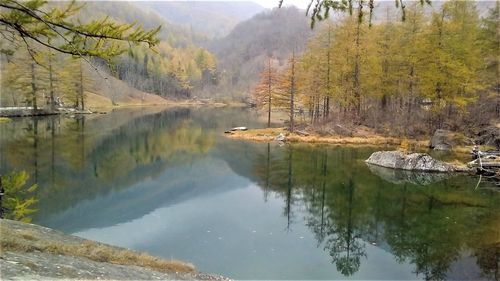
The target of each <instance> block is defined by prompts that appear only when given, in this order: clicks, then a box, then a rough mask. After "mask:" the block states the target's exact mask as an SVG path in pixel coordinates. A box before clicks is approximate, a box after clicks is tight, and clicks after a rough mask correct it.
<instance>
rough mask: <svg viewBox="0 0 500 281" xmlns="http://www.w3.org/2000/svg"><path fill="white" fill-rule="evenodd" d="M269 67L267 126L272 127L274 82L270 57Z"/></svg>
mask: <svg viewBox="0 0 500 281" xmlns="http://www.w3.org/2000/svg"><path fill="white" fill-rule="evenodd" d="M268 67H269V68H268V69H269V72H268V78H269V80H268V83H269V85H268V86H269V88H268V92H267V94H268V101H267V103H268V105H267V127H268V128H270V127H271V83H272V79H271V58H269V65H268Z"/></svg>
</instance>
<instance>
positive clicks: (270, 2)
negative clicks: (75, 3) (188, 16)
mask: <svg viewBox="0 0 500 281" xmlns="http://www.w3.org/2000/svg"><path fill="white" fill-rule="evenodd" d="M139 1H141V0H139ZM142 1H145V0H142ZM146 1H147V0H146ZM156 1H158V0H156ZM159 1H162V0H159ZM163 1H227V2H236V1H238V2H240V1H248V2H255V3H258V4H259V5H261V6H263V7H265V8H274V7H277V6H278V3H279V0H163ZM309 2H310V0H284V1H283V5H295V6H297V7H299V8H301V9H305V8H306V7H307V4H308V3H309Z"/></svg>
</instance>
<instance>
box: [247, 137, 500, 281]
mask: <svg viewBox="0 0 500 281" xmlns="http://www.w3.org/2000/svg"><path fill="white" fill-rule="evenodd" d="M367 152H368V151H366V150H363V149H343V148H336V149H332V148H328V147H312V146H304V145H291V146H288V147H287V148H285V149H282V148H279V147H273V148H272V149H271V147H270V145H268V146H267V148H266V149H265V150H264V153H261V156H259V157H256V159H255V162H254V167H255V168H254V171H255V176H257V177H258V182H259V184H260V186H261V187H262V188H263V190H264V192H265V193H266V194H267V193H268V192H269V190H272V191H273V192H276V193H278V194H280V196H282V197H283V198H284V200H283V201H284V202H283V205H284V209H285V216H286V217H287V221H288V222H290V214H292V213H293V210H292V207H293V206H294V205H296V206H305V208H306V210H307V213H308V215H307V216H306V218H305V222H306V224H307V226H308V227H309V228H310V229H311V231H312V232H313V233H314V235H315V238H316V240H317V244H318V247H319V248H323V249H324V251H325V252H327V253H328V254H329V255H330V257H331V261H332V263H334V264H335V265H336V267H337V270H338V271H339V272H341V273H342V274H343V275H344V276H346V277H347V276H351V275H353V274H355V273H356V272H357V271H358V270H359V268H360V265H361V264H362V262H363V260H365V259H366V258H367V254H366V249H365V247H366V242H369V243H371V244H372V245H376V246H378V247H381V248H384V249H386V250H387V251H390V252H391V253H392V254H393V255H394V256H395V258H396V259H397V260H398V261H399V262H405V261H409V262H411V263H412V264H414V265H415V272H414V273H415V274H416V276H421V277H423V278H424V279H426V280H442V279H446V278H447V276H448V275H449V274H452V273H453V272H450V267H451V266H452V264H453V263H454V262H456V261H457V260H459V259H461V258H462V256H463V255H464V253H467V252H469V253H473V255H474V256H476V257H478V259H477V265H478V266H479V267H480V268H481V269H482V272H483V274H484V275H485V276H489V277H490V278H495V279H496V278H497V277H498V258H499V253H498V250H499V243H498V242H499V240H498V239H499V237H500V236H499V226H500V225H499V222H500V220H499V214H498V206H499V204H500V202H499V198H498V195H497V194H494V193H493V194H491V193H488V192H483V193H481V192H473V191H472V190H473V188H472V187H473V186H474V180H473V179H469V178H467V177H465V176H459V177H458V178H452V179H447V178H446V177H443V178H439V180H438V181H437V182H436V181H435V180H433V179H431V180H429V179H428V178H424V179H423V182H424V183H425V184H426V186H422V185H417V184H421V183H422V177H418V175H412V174H410V173H407V174H405V177H403V179H401V177H398V180H394V178H391V177H387V176H386V175H387V173H385V174H384V176H383V177H381V178H379V177H378V176H375V175H373V174H372V173H370V169H368V168H367V167H366V166H365V165H364V163H363V162H362V161H361V160H362V159H365V157H366V156H367V155H369V153H367ZM357 154H361V155H366V156H365V157H359V156H358V155H357ZM263 168H264V169H263ZM378 172H379V171H378V170H376V172H375V173H376V174H378V175H380V173H378ZM384 172H385V171H384ZM270 174H274V175H276V178H273V177H271V176H270ZM292 203H293V204H292ZM296 208H299V207H296ZM288 227H290V226H288ZM486 249H488V250H486ZM486 252H487V253H488V254H486ZM483 254H484V255H486V256H488V258H486V260H488V261H489V262H485V261H482V260H481V258H482V257H483V256H482V255H483ZM495 260H496V261H497V262H496V263H495V262H493V261H495ZM464 270H465V269H464Z"/></svg>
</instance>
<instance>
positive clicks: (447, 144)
mask: <svg viewBox="0 0 500 281" xmlns="http://www.w3.org/2000/svg"><path fill="white" fill-rule="evenodd" d="M429 147H430V148H432V149H434V150H451V149H452V145H451V132H450V131H447V130H441V129H439V130H436V132H434V135H433V136H432V138H431V143H430V144H429Z"/></svg>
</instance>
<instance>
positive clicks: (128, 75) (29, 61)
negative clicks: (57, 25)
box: [0, 2, 217, 109]
mask: <svg viewBox="0 0 500 281" xmlns="http://www.w3.org/2000/svg"><path fill="white" fill-rule="evenodd" d="M66 6H67V3H65V2H51V3H49V5H48V6H47V7H45V9H52V8H58V9H61V10H62V9H63V8H65V7H66ZM72 17H73V21H75V22H82V23H87V22H90V21H92V20H101V19H104V18H107V19H108V20H112V21H114V22H117V23H134V22H136V23H137V25H138V26H142V27H144V28H146V29H152V28H156V27H159V26H161V27H162V29H161V31H160V33H159V34H158V38H159V40H160V42H159V44H157V45H156V46H155V47H154V48H153V49H151V48H148V46H146V45H137V46H136V45H134V44H131V45H130V49H129V50H128V51H127V52H125V53H124V54H121V55H119V56H115V57H113V59H112V60H111V61H108V62H106V61H104V60H102V59H95V58H90V57H85V56H82V57H80V58H79V57H72V56H67V55H64V54H61V53H59V52H55V51H53V50H48V49H47V48H45V47H43V46H41V45H39V44H32V46H31V47H30V49H29V51H27V50H25V48H20V49H19V50H17V51H16V52H5V54H4V56H2V58H1V59H2V61H3V62H2V65H1V66H2V69H1V70H2V73H3V74H5V75H2V82H3V83H2V92H4V93H6V94H4V95H1V98H0V99H1V104H2V106H9V105H11V106H24V105H31V106H34V107H35V108H36V107H39V106H42V107H43V105H45V104H46V103H47V102H48V99H49V97H50V96H54V100H56V99H57V103H59V104H60V105H64V106H76V107H78V108H82V109H84V108H86V105H87V99H88V102H89V103H90V104H91V105H92V106H99V105H112V104H121V103H162V102H163V99H161V98H158V97H155V96H154V95H157V96H160V97H164V98H189V97H190V96H191V94H192V92H193V91H195V90H196V89H197V88H201V87H204V86H205V85H209V84H210V85H211V84H215V83H217V71H216V65H215V64H216V59H215V57H214V56H213V55H212V54H211V53H210V52H208V51H207V50H205V49H203V48H200V47H197V46H196V45H195V43H194V42H195V41H203V40H206V38H205V37H203V36H202V35H199V34H197V33H194V32H191V31H190V30H188V29H185V28H183V27H179V26H176V25H174V24H170V23H168V22H166V21H164V20H163V19H162V18H161V17H160V16H158V15H157V14H156V13H155V12H147V11H144V10H143V9H141V8H140V7H138V6H136V5H135V4H133V3H128V2H120V5H116V4H114V3H109V2H85V3H84V4H83V7H82V8H81V9H79V10H78V12H77V13H75V14H74V16H72ZM102 44H104V42H103V43H102ZM123 44H125V43H123ZM8 45H9V42H8V41H4V42H2V48H5V47H8ZM124 46H125V45H124ZM111 52H113V50H112V49H111ZM117 54H118V53H117ZM113 56H114V55H113ZM118 79H119V80H122V81H119V80H118ZM141 91H142V93H141ZM34 92H36V94H33V93H34ZM151 94H153V95H151Z"/></svg>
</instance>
